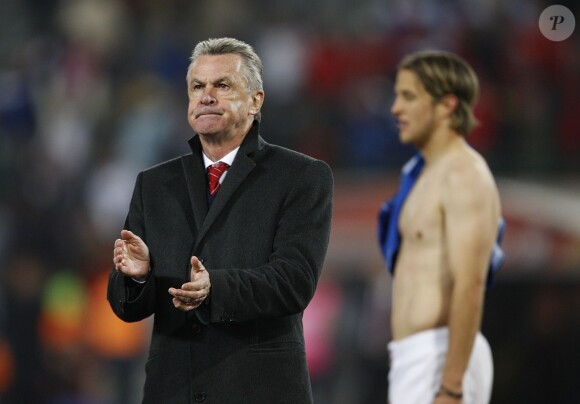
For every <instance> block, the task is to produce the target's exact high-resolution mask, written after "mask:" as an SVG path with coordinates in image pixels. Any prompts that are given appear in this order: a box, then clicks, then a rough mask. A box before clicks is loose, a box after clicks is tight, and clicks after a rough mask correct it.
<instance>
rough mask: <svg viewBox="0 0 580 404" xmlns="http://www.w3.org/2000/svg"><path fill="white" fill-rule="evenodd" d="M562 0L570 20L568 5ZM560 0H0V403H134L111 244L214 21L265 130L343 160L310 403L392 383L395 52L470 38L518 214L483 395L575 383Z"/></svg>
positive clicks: (313, 343)
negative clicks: (247, 49)
mask: <svg viewBox="0 0 580 404" xmlns="http://www.w3.org/2000/svg"><path fill="white" fill-rule="evenodd" d="M556 3H557V4H563V5H566V6H567V7H568V8H570V9H571V10H572V12H573V13H574V14H575V16H576V18H577V19H578V16H579V15H580V13H578V8H579V7H578V3H577V2H572V1H558V2H556ZM551 4H553V3H550V2H545V1H539V0H509V1H508V0H506V1H501V0H434V1H423V0H356V1H354V0H314V1H313V0H308V1H307V0H213V1H199V0H197V1H196V0H164V1H155V0H69V1H66V0H44V1H43V0H2V2H1V3H0V279H1V281H0V402H1V403H9V404H13V403H18V404H19V403H49V404H61V403H62V404H69V403H70V404H77V403H78V404H85V403H87V404H88V403H105V404H117V403H118V404H125V403H129V404H131V403H137V402H139V400H140V389H141V383H142V379H143V374H142V373H143V367H144V362H145V354H146V350H147V346H148V345H147V344H148V334H149V327H150V322H142V323H139V324H130V325H128V324H123V323H120V322H119V321H117V320H116V319H115V318H114V317H113V315H112V313H111V312H110V310H109V307H108V304H107V302H106V300H105V289H106V277H107V274H108V272H109V270H110V267H111V246H112V243H113V240H114V239H115V238H117V235H118V232H119V230H120V228H121V226H122V224H123V221H124V216H125V214H126V211H127V207H128V201H129V198H130V194H131V191H132V188H133V183H134V180H135V177H136V175H137V173H138V171H139V170H142V169H144V168H146V167H148V166H151V165H153V164H156V163H158V162H161V161H163V160H165V159H167V158H169V157H173V156H176V155H179V154H182V153H186V152H187V151H188V150H187V143H186V140H187V139H188V138H189V137H190V136H191V130H190V128H189V126H188V124H187V120H186V105H187V97H186V88H185V71H186V68H187V65H188V57H189V54H190V52H191V50H192V48H193V46H194V44H195V43H196V42H197V41H199V40H202V39H206V38H208V37H215V36H234V37H237V38H239V39H242V40H245V41H247V42H249V43H251V44H252V45H254V47H255V48H256V50H257V52H258V53H259V54H260V56H261V57H262V59H263V61H264V65H265V72H264V74H265V90H266V103H265V107H264V109H263V125H262V135H263V136H264V137H265V138H266V140H268V141H270V142H272V143H278V144H280V145H283V146H287V147H291V148H294V149H297V150H300V151H303V152H305V153H309V154H311V155H313V156H315V157H318V158H321V159H324V160H325V161H327V162H328V163H329V164H330V165H331V166H332V168H333V170H334V172H335V177H336V200H335V214H334V223H333V231H332V239H331V244H330V248H329V254H328V259H327V262H326V267H325V270H324V273H323V277H322V279H321V281H320V286H319V288H318V291H317V294H316V296H315V298H314V300H313V302H312V304H311V305H310V306H309V308H308V310H307V312H306V313H305V317H304V320H305V332H306V338H307V352H308V358H309V364H310V367H311V374H312V382H313V387H314V391H315V396H316V402H317V403H320V404H326V403H329V404H367V403H368V404H371V403H384V402H385V397H386V391H387V388H388V386H387V382H386V374H387V370H388V358H387V355H386V350H385V346H386V343H387V341H388V340H389V338H390V332H389V302H390V296H389V293H390V283H389V282H390V280H389V278H388V276H387V274H386V272H385V270H384V267H383V262H382V260H381V257H380V255H379V250H378V246H377V242H376V214H377V210H378V208H379V206H380V204H381V203H382V201H383V200H384V199H386V198H387V197H389V196H390V195H391V194H392V193H393V192H394V190H395V187H396V184H397V178H398V173H399V168H400V166H401V164H402V163H403V162H404V161H405V160H406V159H407V158H408V157H409V156H410V155H411V153H412V151H411V150H409V149H408V148H405V147H402V146H400V145H399V144H398V140H397V135H396V128H395V126H394V124H393V120H392V119H391V117H390V116H389V107H390V104H391V101H392V93H393V91H392V84H393V75H394V70H395V66H396V63H397V62H398V61H399V59H400V58H401V57H402V56H403V55H405V54H406V53H408V52H410V51H414V50H417V49H422V48H440V49H447V50H451V51H454V52H457V53H459V54H460V55H462V56H463V57H465V58H466V59H467V60H469V61H470V62H471V63H472V64H473V66H474V68H475V70H476V71H477V73H478V75H479V77H480V80H481V87H482V91H481V96H480V100H479V103H478V105H477V109H476V115H477V116H478V117H479V119H480V120H481V122H482V124H481V125H480V126H479V128H478V129H477V130H476V132H475V133H474V134H473V135H472V136H471V138H470V141H471V143H472V145H473V146H474V147H475V148H476V149H477V150H479V151H480V152H481V153H482V154H483V155H484V156H485V157H486V158H487V159H488V162H489V164H490V166H491V168H492V170H493V171H494V173H495V174H496V176H497V181H498V185H499V188H500V193H501V196H502V199H503V208H504V214H505V216H506V219H507V222H508V231H507V235H506V238H505V243H504V247H505V250H506V252H507V261H506V263H505V266H504V267H503V269H502V270H501V272H500V274H499V276H498V280H497V283H496V285H495V286H494V287H493V288H492V289H491V290H489V292H488V293H487V301H486V312H485V315H484V319H483V332H484V334H486V335H487V337H488V339H489V341H490V343H491V346H492V349H493V353H494V358H495V365H496V369H495V386H494V393H493V400H492V402H493V403H578V402H580V382H579V381H580V173H579V169H580V133H579V132H580V129H579V128H580V98H579V96H578V92H579V89H580V74H579V73H580V41H579V34H578V29H576V31H575V32H574V34H573V35H572V36H571V37H570V38H568V39H567V40H564V41H561V42H550V41H549V40H547V39H546V38H544V37H543V36H542V34H541V33H540V31H539V29H538V18H539V15H540V13H541V11H542V10H543V9H544V8H545V7H547V6H548V5H551ZM577 22H578V21H577ZM168 366H170V364H168Z"/></svg>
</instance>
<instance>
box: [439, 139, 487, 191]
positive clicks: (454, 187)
mask: <svg viewBox="0 0 580 404" xmlns="http://www.w3.org/2000/svg"><path fill="white" fill-rule="evenodd" d="M444 171H445V173H444V179H443V188H444V189H443V191H444V195H445V194H448V195H449V194H454V193H456V192H460V193H464V194H465V193H468V194H471V195H472V196H477V195H482V194H486V193H495V189H496V186H495V180H494V178H493V175H492V173H491V171H490V169H489V167H488V165H487V163H486V161H485V159H484V158H483V157H482V156H481V155H480V154H479V153H477V152H476V151H474V150H471V149H468V150H465V151H462V152H461V153H454V154H453V155H452V156H450V158H449V159H448V161H447V162H446V167H445V170H444Z"/></svg>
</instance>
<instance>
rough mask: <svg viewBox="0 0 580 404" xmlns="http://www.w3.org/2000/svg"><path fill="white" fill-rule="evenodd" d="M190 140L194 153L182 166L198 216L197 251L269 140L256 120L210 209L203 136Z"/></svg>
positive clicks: (186, 157) (183, 159) (192, 204)
mask: <svg viewBox="0 0 580 404" xmlns="http://www.w3.org/2000/svg"><path fill="white" fill-rule="evenodd" d="M188 143H189V146H190V148H191V154H189V155H186V156H184V157H183V158H182V166H183V170H184V176H185V178H186V182H187V191H188V194H189V198H190V202H191V206H192V209H193V216H194V218H195V227H196V228H197V230H198V231H197V238H196V242H195V247H194V251H195V250H196V249H197V246H198V245H199V243H200V241H201V240H202V239H203V237H204V236H205V235H206V233H207V231H208V230H209V229H210V228H211V225H212V224H213V223H214V222H215V220H216V218H217V217H218V216H219V214H220V213H221V212H222V211H223V209H224V208H225V207H226V205H227V204H228V202H229V201H230V199H232V197H233V195H234V194H235V192H236V190H237V189H238V188H239V187H240V185H241V184H242V183H243V181H244V180H245V179H246V177H247V176H248V175H249V174H250V172H252V170H253V169H254V167H255V166H256V161H255V154H256V152H257V151H259V150H261V149H262V148H263V147H264V146H265V145H266V142H265V141H264V139H262V137H261V136H260V124H259V123H258V122H257V121H254V123H253V125H252V127H251V128H250V131H249V132H248V134H247V135H246V137H245V138H244V140H243V141H242V144H241V145H240V150H239V151H238V154H237V155H236V158H235V159H234V162H233V163H232V166H231V167H230V168H229V169H228V175H227V177H226V178H225V180H224V182H223V184H222V185H221V187H220V191H219V192H218V194H217V196H216V198H215V199H214V201H213V203H212V204H211V208H209V209H208V206H207V194H206V192H207V190H206V187H207V182H206V178H205V176H206V174H205V168H204V165H203V158H202V149H201V142H200V140H199V135H197V134H196V135H195V136H193V137H192V138H191V139H190V140H189V142H188Z"/></svg>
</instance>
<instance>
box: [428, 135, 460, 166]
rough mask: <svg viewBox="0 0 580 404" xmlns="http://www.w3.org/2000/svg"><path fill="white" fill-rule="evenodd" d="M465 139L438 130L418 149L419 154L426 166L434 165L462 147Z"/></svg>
mask: <svg viewBox="0 0 580 404" xmlns="http://www.w3.org/2000/svg"><path fill="white" fill-rule="evenodd" d="M465 144H466V141H465V137H464V136H462V135H460V134H459V133H457V132H455V131H453V130H450V129H443V130H439V131H437V132H435V133H433V134H432V135H431V137H430V138H429V140H428V141H427V142H426V143H425V144H424V145H422V146H421V147H419V152H420V153H421V155H422V156H423V157H424V158H425V163H426V164H434V163H435V162H436V161H438V160H439V159H440V158H441V157H443V156H444V155H446V154H447V153H449V152H451V151H453V150H457V149H458V148H461V147H464V146H465Z"/></svg>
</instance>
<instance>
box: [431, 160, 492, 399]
mask: <svg viewBox="0 0 580 404" xmlns="http://www.w3.org/2000/svg"><path fill="white" fill-rule="evenodd" d="M443 191H444V192H443V195H444V200H443V209H444V215H445V221H444V225H445V235H446V245H445V248H446V250H447V251H446V252H447V256H448V259H449V266H450V268H449V270H450V272H451V276H452V279H453V288H452V296H451V306H450V311H449V323H448V326H449V351H448V354H447V358H446V361H445V366H444V369H443V378H442V386H443V389H446V390H448V391H451V392H456V393H460V392H462V389H463V386H462V380H463V375H464V373H465V370H466V368H467V365H468V362H469V358H470V355H471V351H472V348H473V343H474V340H475V336H476V334H477V332H478V331H479V328H480V324H481V317H482V312H483V300H484V291H485V281H486V275H487V268H488V266H489V258H490V253H491V250H492V246H493V242H494V237H495V234H496V232H497V223H498V218H497V213H496V212H497V210H496V209H495V205H494V204H495V198H496V195H497V191H496V189H495V184H494V183H493V180H492V179H491V178H489V175H487V173H485V172H482V171H481V169H480V168H478V167H475V166H467V167H462V168H461V169H460V170H455V171H453V172H452V173H450V175H449V176H448V177H447V179H446V183H445V185H444V190H443ZM448 395H449V394H448ZM451 395H452V393H451Z"/></svg>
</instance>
